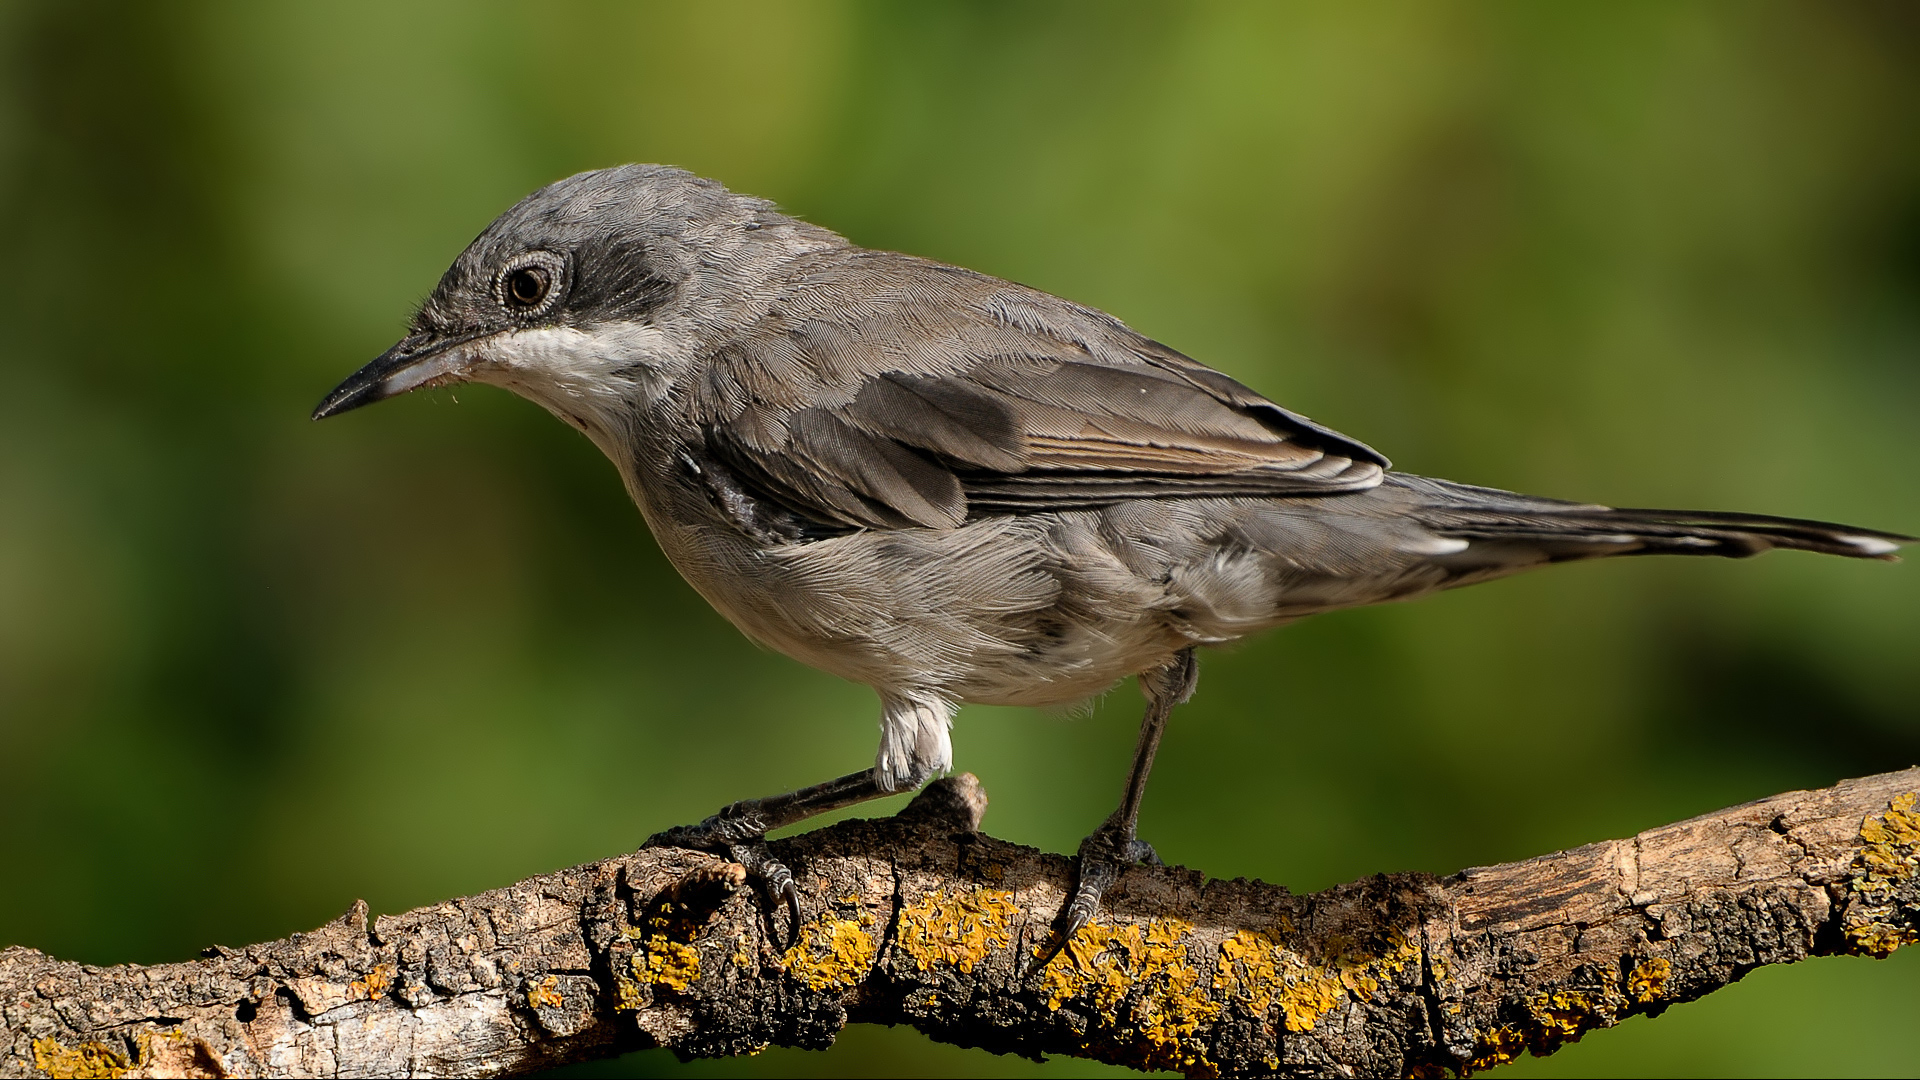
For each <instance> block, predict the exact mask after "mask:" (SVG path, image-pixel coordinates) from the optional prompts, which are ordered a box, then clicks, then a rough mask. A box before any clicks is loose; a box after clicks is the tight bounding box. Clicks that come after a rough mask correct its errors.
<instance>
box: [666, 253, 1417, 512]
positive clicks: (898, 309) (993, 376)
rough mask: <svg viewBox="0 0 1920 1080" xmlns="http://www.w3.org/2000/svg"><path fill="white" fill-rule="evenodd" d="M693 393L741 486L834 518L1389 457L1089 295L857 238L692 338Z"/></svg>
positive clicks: (1216, 492)
mask: <svg viewBox="0 0 1920 1080" xmlns="http://www.w3.org/2000/svg"><path fill="white" fill-rule="evenodd" d="M689 403H690V408H691V410H692V419H693V420H694V422H695V423H696V424H698V425H699V427H700V428H701V429H702V430H703V431H704V432H705V433H706V440H707V444H708V449H709V450H710V451H711V452H712V453H713V454H714V456H715V457H716V458H717V459H719V460H721V461H723V462H725V463H726V464H727V465H728V467H730V468H732V469H733V470H734V471H735V472H737V473H738V474H739V476H740V477H741V479H742V481H743V482H744V483H746V484H747V485H748V486H749V487H750V488H752V489H754V490H756V491H757V492H758V493H759V494H760V495H761V496H762V497H764V498H766V499H768V500H770V501H772V502H775V503H777V504H779V505H781V506H783V507H785V508H787V509H788V510H791V511H792V512H793V513H795V514H798V515H800V516H802V517H804V518H806V519H808V520H810V521H813V522H817V523H821V524H825V525H830V526H835V527H840V528H848V529H852V528H904V527H911V526H923V527H929V528H951V527H953V526H956V525H958V524H960V523H961V522H962V521H965V520H966V519H967V518H968V517H969V516H970V515H972V516H978V515H980V514H986V513H1032V512H1039V511H1045V510H1050V509H1078V508H1085V507H1092V506H1103V505H1111V504H1112V503H1115V502H1119V501H1124V500H1128V499H1157V498H1196V497H1209V496H1213V497H1217V496H1278V495H1303V494H1334V493H1338V492H1343V491H1356V490H1361V489H1364V488H1368V487H1372V486H1374V485H1376V484H1378V483H1379V482H1380V478H1381V476H1382V474H1383V472H1384V470H1385V469H1386V468H1387V466H1388V463H1387V460H1386V459H1385V458H1384V457H1382V456H1380V455H1379V454H1378V453H1377V452H1375V451H1374V450H1372V449H1371V448H1369V447H1367V446H1366V445H1364V444H1362V443H1359V442H1356V441H1354V440H1352V439H1349V438H1347V437H1346V436H1344V435H1341V434H1340V433H1338V432H1336V431H1333V430H1331V429H1329V428H1325V427H1322V426H1320V425H1318V424H1315V423H1313V422H1312V421H1310V420H1308V419H1306V418H1305V417H1302V416H1299V415H1297V414H1294V413H1291V412H1288V411H1287V410H1285V409H1283V408H1281V407H1280V406H1278V405H1276V404H1274V403H1273V402H1271V401H1268V400H1267V399H1265V398H1263V397H1261V396H1260V395H1258V394H1256V393H1254V392H1253V391H1252V390H1249V389H1248V388H1247V387H1245V386H1242V385H1241V384H1240V383H1238V382H1235V381H1234V380H1233V379H1231V378H1229V377H1227V376H1225V375H1222V374H1220V373H1219V372H1217V371H1213V370H1211V369H1209V368H1206V367H1204V366H1202V365H1200V364H1199V363H1197V362H1195V361H1193V360H1191V359H1189V358H1187V357H1185V356H1182V355H1181V354H1179V353H1177V352H1175V351H1173V350H1172V349H1169V348H1167V347H1166V346H1164V345H1161V344H1159V343H1158V342H1155V341H1152V340H1150V339H1148V338H1144V337H1141V336H1140V335H1138V334H1135V333H1134V332H1133V331H1131V330H1129V329H1127V327H1126V326H1125V325H1123V324H1121V323H1120V322H1119V321H1118V320H1116V319H1114V318H1112V317H1111V316H1108V315H1106V314H1104V313H1101V312H1098V311H1094V310H1092V309H1089V308H1083V307H1080V306H1078V305H1075V304H1071V303H1069V302H1067V301H1065V300H1061V299H1059V298H1057V297H1053V296H1049V295H1047V294H1045V293H1040V292H1036V291H1034V290H1032V289H1026V288H1023V287H1021V286H1018V285H1012V284H1009V283H1007V282H1004V281H998V280H996V279H993V278H988V277H985V276H983V275H979V274H974V273H972V272H970V271H965V270H959V269H956V268H954V267H948V266H942V265H940V264H938V263H932V262H928V261H925V260H921V259H915V258H911V257H909V256H905V255H897V254H893V253H890V252H870V251H860V250H857V249H854V250H840V251H834V252H829V253H824V254H822V255H821V256H819V257H818V258H817V259H816V261H815V263H814V264H813V265H810V266H808V267H806V268H805V269H804V271H803V272H802V273H800V274H798V275H797V277H796V280H795V281H794V283H793V285H792V288H791V289H790V290H789V291H788V292H787V294H786V295H785V296H783V297H782V298H781V299H780V300H779V301H778V302H777V303H776V304H775V305H774V306H773V308H772V309H771V310H770V311H769V313H768V314H767V315H766V316H765V317H764V318H763V319H762V320H761V321H760V322H758V323H756V324H755V325H754V326H753V327H752V328H751V330H750V331H749V332H748V333H746V334H744V335H742V336H741V337H739V338H736V339H734V340H733V341H731V342H729V343H728V344H727V345H726V346H725V347H723V348H721V349H719V350H717V351H716V352H714V353H713V354H712V355H710V356H709V357H707V358H706V359H705V362H704V364H703V366H702V372H701V377H700V378H698V379H697V380H695V382H694V383H693V385H692V393H691V394H690V395H689Z"/></svg>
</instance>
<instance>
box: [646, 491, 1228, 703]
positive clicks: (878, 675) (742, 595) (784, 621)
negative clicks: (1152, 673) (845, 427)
mask: <svg viewBox="0 0 1920 1080" xmlns="http://www.w3.org/2000/svg"><path fill="white" fill-rule="evenodd" d="M649 516H650V517H651V516H652V515H649ZM655 531H656V536H658V537H659V539H660V541H661V546H662V548H663V549H664V550H665V552H666V554H667V556H668V557H669V559H671V560H672V561H673V563H674V564H675V566H676V567H678V568H679V570H680V572H681V573H682V575H683V576H685V577H686V579H687V580H688V582H689V583H690V584H692V585H693V587H694V588H695V589H696V590H698V591H699V592H700V593H701V595H702V596H704V597H706V599H707V600H708V601H709V602H710V603H712V604H713V606H714V607H715V608H716V609H717V610H719V611H720V613H721V614H722V615H724V616H726V617H727V618H728V619H729V620H730V621H731V622H733V623H734V625H736V626H738V627H739V628H740V629H741V631H742V632H744V633H745V634H746V635H747V636H748V637H750V638H752V639H754V640H755V641H757V642H759V643H760V644H762V645H765V646H767V647H769V648H772V649H774V650H776V651H778V652H782V653H785V654H786V655H788V656H791V657H793V658H794V659H796V660H799V661H801V662H802V663H805V664H808V665H810V666H812V667H816V668H819V669H821V670H823V671H827V672H830V673H832V674H835V675H839V676H841V677H843V678H846V679H850V680H853V681H856V682H863V683H867V684H868V685H871V686H874V687H877V688H879V689H881V690H896V691H907V690H913V691H923V692H933V693H937V694H939V695H941V696H944V697H947V698H950V699H953V700H957V701H965V702H977V703H982V704H1004V705H1059V704H1067V703H1072V702H1076V701H1080V700H1084V699H1086V698H1089V697H1092V696H1094V695H1097V694H1099V693H1101V692H1102V691H1104V690H1106V689H1107V688H1108V687H1110V686H1111V685H1113V683H1115V682H1117V681H1118V680H1120V679H1122V678H1125V677H1126V676H1128V675H1132V674H1135V673H1137V672H1140V671H1144V670H1147V669H1149V668H1152V667H1156V666H1158V665H1160V664H1162V663H1165V662H1166V661H1167V660H1168V659H1169V658H1171V657H1172V656H1173V654H1174V653H1176V652H1178V651H1179V650H1180V649H1182V648H1185V647H1187V646H1188V645H1189V644H1191V643H1192V642H1191V641H1190V640H1189V639H1188V638H1187V637H1185V636H1183V634H1182V633H1181V632H1180V630H1179V628H1178V627H1177V625H1176V623H1177V620H1174V619H1171V618H1170V617H1169V615H1168V612H1167V610H1166V608H1167V607H1168V604H1167V603H1166V602H1165V598H1164V595H1163V593H1164V590H1163V588H1162V587H1160V586H1159V585H1156V584H1155V583H1153V582H1150V581H1142V580H1140V579H1138V578H1137V577H1135V576H1134V575H1132V574H1131V573H1128V572H1127V571H1125V569H1124V568H1121V567H1119V566H1118V565H1117V564H1114V563H1113V561H1112V559H1111V557H1108V558H1107V559H1105V560H1094V561H1096V562H1102V563H1103V565H1102V570H1103V571H1104V572H1098V573H1094V574H1092V575H1091V576H1090V575H1089V574H1088V566H1087V565H1086V564H1087V563H1088V558H1087V553H1086V552H1085V551H1078V550H1076V551H1073V552H1063V551H1062V549H1061V538H1060V536H1059V531H1060V530H1059V522H1057V521H1049V520H1045V519H1035V518H1011V517H1008V518H989V519H984V520H980V521H975V522H969V523H968V524H966V525H963V526H961V527H960V528H957V529H951V530H936V529H900V530H886V531H871V532H859V533H853V534H851V535H848V536H842V537H835V538H833V539H829V540H818V541H814V542H811V543H805V544H792V545H784V546H779V547H773V548H767V547H760V546H756V545H753V544H752V543H751V542H749V541H748V540H747V539H746V538H744V537H740V536H738V535H737V534H734V533H732V532H731V531H729V530H722V529H718V528H714V527H710V526H696V527H690V528H689V527H674V526H670V525H669V526H666V527H665V528H664V529H663V528H660V527H658V526H656V530H655Z"/></svg>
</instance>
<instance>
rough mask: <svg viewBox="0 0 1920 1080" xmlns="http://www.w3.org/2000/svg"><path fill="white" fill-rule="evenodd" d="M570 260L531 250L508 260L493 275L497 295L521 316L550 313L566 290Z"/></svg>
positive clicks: (504, 305) (501, 302) (502, 302)
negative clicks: (567, 269) (548, 311)
mask: <svg viewBox="0 0 1920 1080" xmlns="http://www.w3.org/2000/svg"><path fill="white" fill-rule="evenodd" d="M566 266H567V264H566V262H565V260H564V259H563V258H562V257H561V256H558V255H555V254H553V253H551V252H546V251H529V252H527V253H526V254H524V255H521V256H519V257H518V258H515V259H513V260H511V261H509V262H508V263H507V265H506V266H504V267H502V268H501V269H500V275H499V276H498V277H496V278H494V279H493V295H494V299H495V300H497V301H499V303H500V306H501V307H504V308H506V309H507V310H508V311H509V312H512V313H513V314H514V315H517V316H520V317H521V318H535V317H538V316H540V315H544V314H546V311H547V309H548V308H551V307H553V306H554V304H555V303H557V302H558V301H559V299H560V294H561V293H563V292H565V291H566Z"/></svg>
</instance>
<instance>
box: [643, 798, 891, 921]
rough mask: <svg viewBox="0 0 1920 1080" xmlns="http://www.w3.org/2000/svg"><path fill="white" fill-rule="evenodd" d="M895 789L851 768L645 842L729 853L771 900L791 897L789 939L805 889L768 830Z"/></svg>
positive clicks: (729, 808)
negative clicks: (770, 843) (777, 854)
mask: <svg viewBox="0 0 1920 1080" xmlns="http://www.w3.org/2000/svg"><path fill="white" fill-rule="evenodd" d="M891 794H893V792H892V791H891V790H888V789H886V788H883V787H881V786H880V782H879V780H878V779H877V778H876V777H875V776H874V770H872V769H866V770H863V771H861V772H857V773H848V774H847V775H845V776H842V777H839V778H838V779H834V780H829V781H827V782H826V783H824V784H814V785H813V786H812V787H803V788H801V789H799V790H798V791H789V792H787V793H786V794H784V795H772V796H769V797H767V798H764V799H743V800H741V801H740V802H737V803H733V804H731V805H729V806H727V807H724V808H723V809H721V811H720V812H719V813H717V814H715V815H713V816H712V817H710V818H708V819H707V820H705V821H702V822H700V823H699V824H698V825H680V826H677V827H675V828H671V829H668V830H666V831H665V832H658V833H654V834H653V835H652V836H650V837H648V838H647V842H646V843H644V844H642V845H640V846H641V847H678V848H691V849H693V850H695V851H707V852H712V853H713V854H715V855H724V856H726V857H727V858H729V859H732V860H733V861H734V862H737V863H739V864H740V865H741V866H744V867H746V869H747V873H748V874H749V875H751V876H752V877H753V879H754V880H755V881H756V882H758V883H759V884H760V887H761V888H762V889H763V890H764V891H765V893H766V896H767V900H768V902H769V903H778V902H779V901H781V900H785V901H786V904H787V911H788V914H789V915H790V916H791V919H792V925H791V926H790V928H789V932H788V935H787V936H788V943H789V944H791V943H792V941H793V939H794V938H796V937H797V936H798V934H799V933H800V922H801V919H800V889H799V887H798V886H797V885H795V884H794V883H793V872H792V871H790V870H788V869H787V868H786V866H785V864H783V863H781V862H780V860H778V859H776V858H774V857H773V853H772V852H770V851H768V850H767V844H766V835H767V834H768V833H769V832H772V831H773V830H775V829H779V828H784V827H786V826H788V825H792V824H794V823H795V822H798V821H805V820H806V819H807V818H810V817H812V816H814V815H815V814H824V813H826V812H827V811H829V810H838V809H840V808H841V807H843V806H852V805H853V804H854V803H860V802H866V801H867V800H868V799H877V798H879V797H880V796H882V795H891Z"/></svg>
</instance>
